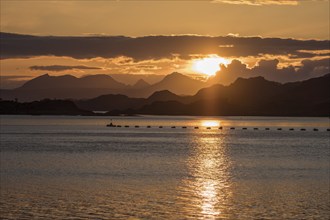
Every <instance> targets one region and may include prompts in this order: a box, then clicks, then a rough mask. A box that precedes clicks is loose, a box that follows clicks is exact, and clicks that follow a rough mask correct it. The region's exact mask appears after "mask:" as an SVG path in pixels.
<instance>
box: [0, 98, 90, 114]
mask: <svg viewBox="0 0 330 220" xmlns="http://www.w3.org/2000/svg"><path fill="white" fill-rule="evenodd" d="M0 114H2V115H4V114H7V115H93V113H92V112H90V111H86V110H81V109H79V108H78V107H77V106H76V105H75V104H74V103H73V102H72V101H68V100H49V99H48V100H42V101H34V102H29V103H18V102H16V101H0Z"/></svg>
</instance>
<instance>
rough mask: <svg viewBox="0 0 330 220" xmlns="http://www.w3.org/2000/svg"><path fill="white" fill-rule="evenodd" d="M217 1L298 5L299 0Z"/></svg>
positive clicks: (222, 1) (223, 1)
mask: <svg viewBox="0 0 330 220" xmlns="http://www.w3.org/2000/svg"><path fill="white" fill-rule="evenodd" d="M213 2H216V3H225V4H235V5H257V6H260V5H298V2H299V1H298V0H214V1H213Z"/></svg>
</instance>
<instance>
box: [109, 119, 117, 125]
mask: <svg viewBox="0 0 330 220" xmlns="http://www.w3.org/2000/svg"><path fill="white" fill-rule="evenodd" d="M107 127H116V125H114V124H113V123H112V119H111V121H110V124H107Z"/></svg>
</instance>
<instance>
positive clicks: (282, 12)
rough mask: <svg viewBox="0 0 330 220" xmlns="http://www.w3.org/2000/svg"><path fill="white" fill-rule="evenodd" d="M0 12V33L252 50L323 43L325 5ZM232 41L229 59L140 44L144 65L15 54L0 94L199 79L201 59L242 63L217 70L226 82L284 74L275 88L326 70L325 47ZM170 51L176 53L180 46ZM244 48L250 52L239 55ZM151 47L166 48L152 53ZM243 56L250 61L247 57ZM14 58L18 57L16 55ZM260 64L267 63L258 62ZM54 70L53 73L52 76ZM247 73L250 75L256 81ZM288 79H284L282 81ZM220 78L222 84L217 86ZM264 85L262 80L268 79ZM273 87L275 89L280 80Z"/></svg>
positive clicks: (246, 0) (224, 2)
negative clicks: (48, 78) (60, 84)
mask: <svg viewBox="0 0 330 220" xmlns="http://www.w3.org/2000/svg"><path fill="white" fill-rule="evenodd" d="M0 4H1V7H0V9H1V19H0V25H1V32H9V33H19V34H29V35H41V36H49V35H53V36H95V35H106V36H119V35H120V36H133V37H134V36H140V37H141V40H143V39H145V41H148V40H150V39H147V38H144V36H150V35H153V36H155V35H164V36H168V37H170V36H177V35H196V36H201V35H203V36H208V37H210V36H227V35H230V36H235V37H237V38H238V39H239V40H240V41H244V38H245V37H247V36H261V39H260V40H259V41H260V43H262V42H263V41H262V39H263V38H276V39H277V38H293V39H317V40H329V25H330V23H329V4H330V3H329V1H328V0H301V1H299V0H276V1H275V0H230V1H229V0H199V1H126V0H115V1H110V0H109V1H87V0H86V1H29V0H24V1H23V0H17V1H16V0H15V1H7V0H0ZM133 39H134V38H133ZM210 39H211V38H210ZM240 41H239V42H237V44H236V45H235V47H234V48H232V49H233V51H232V53H222V52H223V51H227V50H228V49H230V48H226V47H232V46H233V45H218V46H215V47H216V48H214V45H213V46H212V44H207V46H205V48H202V46H203V44H199V45H197V44H195V45H194V44H191V45H190V47H191V48H192V50H191V51H195V52H191V53H189V52H187V51H180V50H185V48H184V47H182V45H181V47H180V49H178V50H176V44H173V45H172V48H170V49H168V51H171V50H172V51H178V52H173V53H169V54H162V53H163V51H162V50H161V51H158V52H159V53H158V52H157V51H156V49H159V48H153V47H150V46H148V44H146V45H144V47H142V48H144V49H143V51H142V52H144V50H146V51H147V52H148V53H147V54H145V57H138V56H135V57H134V56H129V55H127V54H126V55H122V54H120V53H118V54H115V55H114V56H110V57H109V56H104V55H102V54H99V53H98V52H95V55H94V56H93V57H88V56H87V57H84V55H83V54H82V56H81V57H77V56H72V55H70V54H65V53H63V55H61V56H59V55H56V54H55V53H51V52H50V53H49V54H48V53H40V54H36V55H31V56H24V55H23V56H21V55H19V54H18V57H19V58H17V57H16V58H15V57H10V56H9V57H7V58H6V59H2V60H0V64H1V65H0V73H1V74H0V75H1V77H2V86H3V85H4V84H5V80H8V79H10V80H12V81H13V80H16V81H17V80H27V79H31V78H32V77H35V76H39V75H41V74H45V73H49V74H50V75H63V74H72V75H75V76H83V75H88V74H160V75H165V74H169V73H171V72H174V71H178V72H181V73H184V74H196V73H197V74H200V73H201V72H206V73H209V71H208V70H204V71H203V70H200V66H202V68H205V67H203V66H205V65H204V64H203V63H199V64H198V65H196V61H197V62H198V60H199V59H205V58H207V57H218V58H216V60H220V61H221V60H222V61H221V63H224V64H226V66H227V65H229V64H230V62H231V61H232V60H239V61H240V62H241V63H242V65H241V66H240V64H239V63H235V62H234V64H235V65H236V66H234V65H232V66H230V68H228V69H225V68H223V69H222V70H221V71H223V72H228V73H227V74H228V75H230V73H231V71H235V75H234V76H235V77H236V76H237V72H239V71H241V74H245V73H246V72H250V73H251V72H253V71H249V69H251V68H254V67H258V68H257V69H256V70H255V71H257V72H261V71H264V72H265V73H268V72H271V73H272V74H276V73H277V72H278V70H281V68H286V69H284V70H283V71H282V70H281V71H279V72H280V74H282V75H283V76H282V75H281V77H283V80H284V79H291V80H293V78H292V77H291V75H292V74H291V73H295V72H297V71H298V70H299V68H302V67H304V71H305V72H306V71H307V69H308V70H309V71H310V73H313V74H323V72H327V71H328V69H329V67H328V66H324V63H326V60H324V59H329V57H330V55H329V47H327V46H325V47H324V46H323V47H317V49H315V48H314V50H315V51H313V48H312V49H311V48H309V45H308V44H309V43H305V42H304V41H297V42H296V43H298V44H299V45H300V44H304V45H303V47H301V48H299V47H298V48H296V50H292V47H291V49H290V48H288V49H286V48H282V45H277V46H275V48H272V47H273V46H272V43H270V44H269V45H266V47H265V45H264V44H262V45H263V46H260V45H261V44H260V45H259V44H258V43H255V45H249V44H246V43H243V44H242V43H240ZM270 41H271V39H270ZM283 43H288V45H284V47H286V46H289V47H290V45H289V44H290V42H289V40H285V42H283ZM321 43H322V42H321ZM51 44H52V43H51V42H50V45H51ZM178 45H179V46H180V44H178ZM210 45H211V46H212V47H213V48H212V47H211V46H210ZM323 45H324V42H323ZM249 46H250V47H251V48H250V49H246V48H247V47H249ZM79 47H80V48H84V47H85V45H84V44H81V45H79ZM157 47H167V46H164V45H157ZM194 47H196V48H194ZM268 47H269V48H270V49H269V50H268V49H265V50H260V52H258V51H254V48H257V49H258V48H261V49H263V48H268ZM276 47H280V48H282V49H281V51H280V52H276ZM197 48H198V49H197ZM219 48H220V50H219ZM244 48H245V49H244ZM96 49H97V48H96ZM98 49H100V48H98ZM101 49H102V48H101ZM165 49H167V48H165ZM194 49H195V50H194ZM9 50H10V48H9ZM109 50H111V49H109ZM251 50H253V51H252V52H254V53H251V54H250V52H251ZM304 50H305V52H306V50H310V51H307V53H306V54H305V55H303V56H301V54H300V53H301V52H300V51H304ZM3 51H4V50H3ZM207 51H209V53H208V52H207ZM285 51H288V52H285ZM16 52H18V53H19V51H16ZM22 52H24V51H22ZM149 52H150V53H149ZM181 52H182V53H181ZM2 53H3V54H2V55H6V54H5V53H6V51H5V52H2ZM290 53H293V54H290ZM22 54H24V53H22ZM128 54H130V53H128ZM133 54H134V53H133ZM153 55H155V56H153ZM263 60H265V61H269V62H263ZM306 60H307V61H306ZM309 61H311V62H312V63H310V62H309ZM221 63H219V64H221ZM211 65H212V66H213V67H212V71H213V70H214V69H215V70H217V69H220V68H217V67H216V66H214V64H211ZM260 65H261V67H260V68H259V66H260ZM263 65H264V66H263ZM274 65H275V66H274ZM54 66H55V67H54ZM196 66H197V67H196ZM245 66H246V68H248V69H246V68H245ZM74 67H76V68H74ZM54 68H60V69H61V70H60V71H54ZM210 68H211V67H210ZM237 68H240V69H237ZM196 71H200V72H196ZM212 71H211V73H212ZM255 71H254V72H253V74H257V73H255ZM304 71H300V72H304ZM298 72H299V71H298ZM305 72H304V74H305V76H306V77H307V75H306V74H307V73H305ZM289 73H290V74H291V75H290V76H289V77H286V75H288V74H289ZM308 74H309V73H308ZM231 75H233V74H231ZM226 77H227V76H224V77H223V79H225V78H226ZM272 77H273V76H272ZM272 77H270V78H271V79H272ZM273 78H274V79H277V78H278V77H277V76H274V77H273ZM302 79H303V77H302ZM279 80H280V81H281V79H279ZM284 81H285V80H284ZM8 82H10V81H8ZM228 82H229V81H228ZM6 83H7V81H6Z"/></svg>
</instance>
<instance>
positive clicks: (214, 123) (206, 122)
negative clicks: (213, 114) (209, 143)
mask: <svg viewBox="0 0 330 220" xmlns="http://www.w3.org/2000/svg"><path fill="white" fill-rule="evenodd" d="M201 124H202V126H205V127H219V126H220V122H219V121H215V120H204V121H201Z"/></svg>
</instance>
